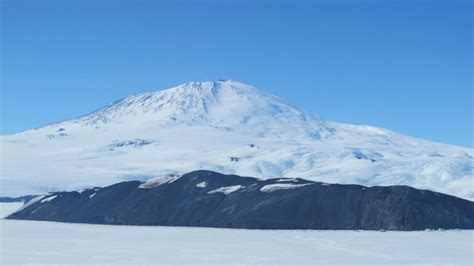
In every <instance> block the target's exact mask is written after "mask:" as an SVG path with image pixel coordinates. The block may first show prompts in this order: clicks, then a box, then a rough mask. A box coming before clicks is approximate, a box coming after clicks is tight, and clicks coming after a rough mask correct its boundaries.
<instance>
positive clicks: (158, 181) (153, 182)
mask: <svg viewBox="0 0 474 266" xmlns="http://www.w3.org/2000/svg"><path fill="white" fill-rule="evenodd" d="M179 178H180V176H176V175H165V176H159V177H155V178H152V179H149V180H147V181H145V182H144V183H142V184H140V185H139V186H138V188H144V189H146V188H154V187H158V186H161V185H163V184H169V183H173V182H174V181H176V180H178V179H179Z"/></svg>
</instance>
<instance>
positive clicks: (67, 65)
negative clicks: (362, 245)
mask: <svg viewBox="0 0 474 266" xmlns="http://www.w3.org/2000/svg"><path fill="white" fill-rule="evenodd" d="M222 2H223V1H219V2H218V1H193V2H191V1H174V3H172V2H170V1H168V2H165V1H133V2H132V1H21V0H20V1H18V0H17V1H8V0H7V1H5V0H2V1H1V9H2V10H1V12H2V14H1V33H2V35H1V51H2V54H1V74H2V75H1V76H2V77H1V78H2V80H1V82H2V83H1V87H2V88H1V95H0V96H1V130H0V134H3V135H4V134H12V133H15V132H18V131H20V130H24V129H29V128H32V127H38V126H41V125H44V124H46V123H49V122H54V121H58V120H64V119H68V118H72V117H76V116H79V115H81V114H85V113H88V112H90V111H93V110H95V109H97V108H99V107H101V106H103V105H105V104H108V103H110V102H112V101H114V100H116V99H118V98H121V97H124V96H127V95H129V94H133V93H137V92H144V91H154V90H159V89H165V88H168V87H171V86H174V85H177V84H180V83H184V82H188V81H206V80H215V79H219V78H231V79H235V80H239V81H242V82H244V83H248V84H251V85H254V86H256V87H257V88H259V89H261V90H263V91H266V92H269V93H271V94H275V95H277V96H279V97H280V98H283V99H285V100H286V101H288V102H289V103H291V104H293V105H296V106H298V107H300V108H301V109H303V110H306V111H309V112H311V113H314V114H317V115H319V116H320V117H322V118H326V119H330V120H335V121H338V122H346V123H353V124H368V125H373V126H380V127H384V128H388V129H391V130H395V131H398V132H400V133H403V134H407V135H411V136H415V137H420V138H424V139H429V140H434V141H438V142H443V143H449V144H456V145H462V146H471V147H472V146H473V76H472V75H473V59H474V57H473V51H472V45H473V42H472V36H473V26H472V23H473V5H472V1H469V0H467V1H456V0H454V1H453V0H451V1H408V0H407V1H401V0H400V1H375V0H372V1H291V2H290V1H286V2H285V1H260V2H259V1H224V2H225V3H222ZM382 2H383V3H382Z"/></svg>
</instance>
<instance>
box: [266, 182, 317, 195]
mask: <svg viewBox="0 0 474 266" xmlns="http://www.w3.org/2000/svg"><path fill="white" fill-rule="evenodd" d="M311 184H312V183H307V184H271V185H265V186H263V187H262V188H260V191H261V192H265V193H270V192H273V191H276V190H280V189H293V188H299V187H304V186H307V185H311Z"/></svg>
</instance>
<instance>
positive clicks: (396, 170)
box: [0, 80, 474, 200]
mask: <svg viewBox="0 0 474 266" xmlns="http://www.w3.org/2000/svg"><path fill="white" fill-rule="evenodd" d="M0 144H1V149H2V154H1V162H2V165H1V168H2V169H1V178H0V189H1V191H0V195H1V196H17V195H22V194H36V193H42V192H46V191H51V190H73V189H79V188H84V187H93V186H104V185H107V184H111V183H114V182H118V181H122V180H128V179H140V180H142V179H148V178H151V177H156V176H162V175H169V174H182V173H185V172H189V171H192V170H198V169H207V170H214V171H218V172H222V173H235V174H239V175H248V176H255V177H261V178H270V177H280V176H284V177H302V178H306V179H310V180H316V181H322V182H329V183H333V182H339V183H357V184H362V185H368V186H371V185H394V184H402V185H410V186H414V187H416V188H426V189H431V190H435V191H439V192H444V193H448V194H453V195H456V196H459V197H463V198H467V199H471V200H472V199H474V189H473V187H472V182H473V156H474V149H471V148H462V147H456V146H449V145H444V144H438V143H433V142H429V141H425V140H421V139H416V138H412V137H408V136H403V135H400V134H398V133H395V132H392V131H389V130H386V129H381V128H375V127H370V126H356V125H347V124H340V123H335V122H331V121H327V120H322V119H319V118H316V117H314V116H312V115H310V114H308V113H305V112H303V111H301V110H299V109H297V108H295V107H293V106H290V105H288V104H286V103H284V102H283V101H282V100H280V99H278V98H276V97H274V96H271V95H267V94H265V93H263V92H261V91H259V90H257V89H255V88H253V87H252V86H249V85H246V84H243V83H240V82H237V81H230V80H219V81H214V82H191V83H186V84H183V85H180V86H177V87H174V88H171V89H167V90H163V91H158V92H153V93H141V94H136V95H131V96H129V97H126V98H124V99H121V100H119V101H116V102H114V103H112V104H110V105H108V106H105V107H104V108H102V109H99V110H97V111H95V112H93V113H90V114H88V115H85V116H82V117H79V118H76V119H72V120H68V121H64V122H60V123H55V124H50V125H47V126H45V127H42V128H38V129H32V130H28V131H24V132H21V133H18V134H14V135H9V136H2V137H0Z"/></svg>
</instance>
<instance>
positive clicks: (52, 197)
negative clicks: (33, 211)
mask: <svg viewBox="0 0 474 266" xmlns="http://www.w3.org/2000/svg"><path fill="white" fill-rule="evenodd" d="M57 197H58V195H54V196H51V197H48V198H45V199H43V200H41V203H45V202H50V201H52V200H53V199H55V198H57Z"/></svg>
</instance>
